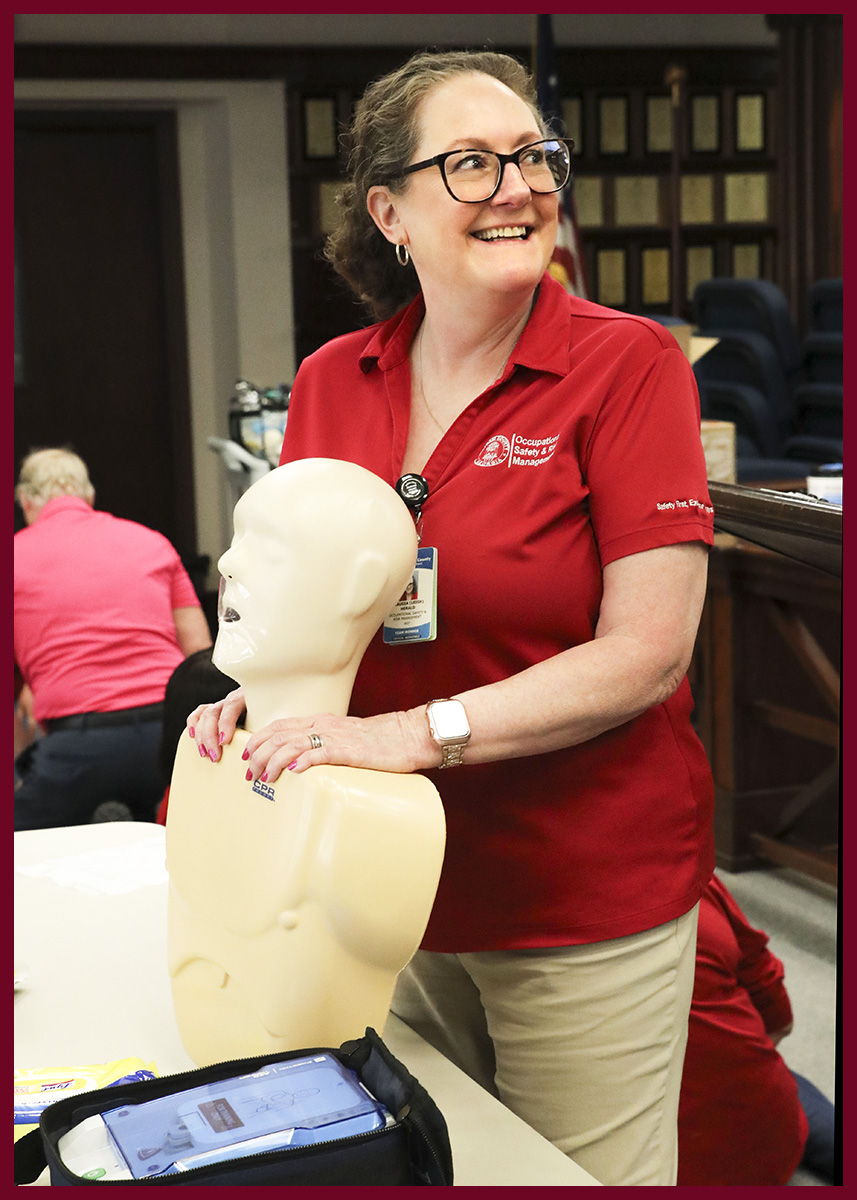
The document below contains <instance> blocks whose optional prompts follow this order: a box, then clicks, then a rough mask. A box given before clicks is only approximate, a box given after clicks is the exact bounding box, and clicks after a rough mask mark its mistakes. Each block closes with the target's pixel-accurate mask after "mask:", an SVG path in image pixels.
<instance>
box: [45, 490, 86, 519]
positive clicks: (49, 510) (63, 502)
mask: <svg viewBox="0 0 857 1200" xmlns="http://www.w3.org/2000/svg"><path fill="white" fill-rule="evenodd" d="M62 512H92V505H91V504H87V502H86V501H85V500H83V499H81V497H80V496H54V497H53V499H52V500H48V501H47V503H46V504H45V505H44V506H43V507H42V511H41V512H40V513H39V515H38V517H36V521H43V520H44V519H45V517H53V516H56V515H57V514H58V513H62Z"/></svg>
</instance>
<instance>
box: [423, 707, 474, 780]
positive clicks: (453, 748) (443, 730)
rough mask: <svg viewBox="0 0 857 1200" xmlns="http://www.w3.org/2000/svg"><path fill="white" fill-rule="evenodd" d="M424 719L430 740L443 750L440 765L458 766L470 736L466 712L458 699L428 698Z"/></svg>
mask: <svg viewBox="0 0 857 1200" xmlns="http://www.w3.org/2000/svg"><path fill="white" fill-rule="evenodd" d="M426 721H427V722H428V729H429V734H430V735H431V738H432V741H434V742H436V743H437V744H438V746H440V748H441V750H442V751H443V759H442V761H441V764H440V765H441V766H442V767H457V766H460V764H461V761H462V759H463V757H464V747H465V746H466V745H467V742H468V740H469V738H470V725H469V724H468V721H467V713H466V712H465V711H464V705H463V704H462V703H461V701H460V700H430V701H429V702H428V704H427V705H426Z"/></svg>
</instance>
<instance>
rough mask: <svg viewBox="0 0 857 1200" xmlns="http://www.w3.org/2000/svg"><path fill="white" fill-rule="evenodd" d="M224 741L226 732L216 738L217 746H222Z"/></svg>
mask: <svg viewBox="0 0 857 1200" xmlns="http://www.w3.org/2000/svg"><path fill="white" fill-rule="evenodd" d="M225 741H226V734H225V733H221V734H220V735H219V737H218V739H217V744H218V746H222V745H223V743H224V742H225Z"/></svg>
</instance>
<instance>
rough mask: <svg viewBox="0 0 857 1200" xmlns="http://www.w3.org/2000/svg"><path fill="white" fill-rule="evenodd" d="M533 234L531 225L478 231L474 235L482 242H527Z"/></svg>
mask: <svg viewBox="0 0 857 1200" xmlns="http://www.w3.org/2000/svg"><path fill="white" fill-rule="evenodd" d="M532 232H533V230H532V226H530V225H504V226H502V228H499V229H477V230H476V232H475V233H474V234H473V236H474V237H475V238H478V239H479V241H480V242H500V241H514V240H516V239H518V240H520V241H524V242H525V241H526V240H527V238H528V237H529V236H530V234H531V233H532Z"/></svg>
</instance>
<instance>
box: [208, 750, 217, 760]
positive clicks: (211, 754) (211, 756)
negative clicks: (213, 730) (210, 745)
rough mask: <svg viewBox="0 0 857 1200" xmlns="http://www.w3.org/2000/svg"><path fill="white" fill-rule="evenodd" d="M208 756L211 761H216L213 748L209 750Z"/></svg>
mask: <svg viewBox="0 0 857 1200" xmlns="http://www.w3.org/2000/svg"><path fill="white" fill-rule="evenodd" d="M208 757H209V758H210V759H211V761H212V762H217V755H216V754H215V753H214V751H213V750H209V752H208Z"/></svg>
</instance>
